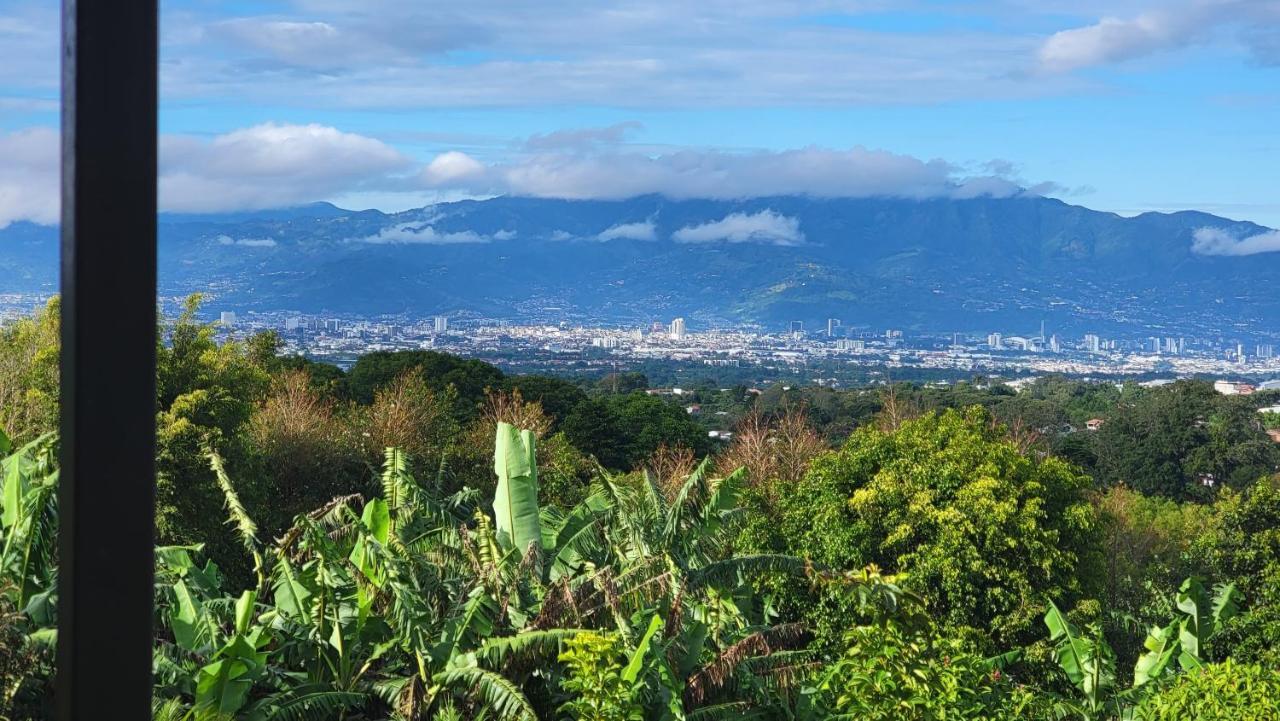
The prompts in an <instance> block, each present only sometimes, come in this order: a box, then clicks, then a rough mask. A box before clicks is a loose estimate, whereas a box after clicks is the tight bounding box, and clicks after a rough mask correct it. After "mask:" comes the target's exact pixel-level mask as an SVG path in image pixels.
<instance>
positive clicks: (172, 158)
mask: <svg viewBox="0 0 1280 721" xmlns="http://www.w3.org/2000/svg"><path fill="white" fill-rule="evenodd" d="M411 167H412V162H411V161H410V160H409V159H408V158H407V157H406V156H404V155H403V154H401V153H400V151H398V150H396V149H395V148H392V147H391V146H389V145H387V144H385V143H383V142H381V141H379V140H375V139H373V138H369V137H365V136H362V135H357V134H355V133H345V132H342V131H340V130H338V129H337V128H332V127H329V126H325V125H315V124H311V125H288V124H280V123H265V124H263V125H255V126H253V127H250V128H244V129H242V130H235V131H232V132H230V133H226V134H224V135H218V136H215V137H214V138H213V139H211V140H204V139H200V138H194V137H190V136H163V137H161V139H160V207H161V208H162V209H164V210H168V211H175V212H217V211H224V210H243V209H258V208H279V207H284V206H290V205H297V204H300V203H309V202H312V201H315V200H319V199H324V198H328V197H331V196H333V195H336V194H339V193H344V192H350V191H353V190H359V189H363V188H367V187H377V186H380V185H387V184H389V183H390V182H391V178H393V177H395V175H396V174H398V173H401V172H403V171H407V170H409V169H410V168H411Z"/></svg>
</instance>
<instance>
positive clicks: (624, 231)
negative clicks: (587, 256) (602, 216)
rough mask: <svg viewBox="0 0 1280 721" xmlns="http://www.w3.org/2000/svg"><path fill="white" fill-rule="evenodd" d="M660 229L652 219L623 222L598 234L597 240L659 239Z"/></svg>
mask: <svg viewBox="0 0 1280 721" xmlns="http://www.w3.org/2000/svg"><path fill="white" fill-rule="evenodd" d="M657 239H658V229H657V226H655V225H654V223H653V221H652V220H646V221H644V222H642V223H621V224H619V225H615V226H613V227H611V228H607V229H605V230H603V231H601V232H600V234H599V235H597V236H596V240H657Z"/></svg>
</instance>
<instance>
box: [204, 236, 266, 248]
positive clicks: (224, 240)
mask: <svg viewBox="0 0 1280 721" xmlns="http://www.w3.org/2000/svg"><path fill="white" fill-rule="evenodd" d="M215 240H217V241H218V244H219V245H239V246H243V247H246V248H274V247H276V241H275V240H273V239H271V238H232V237H231V236H229V235H219V236H218V237H217V238H216V239H215Z"/></svg>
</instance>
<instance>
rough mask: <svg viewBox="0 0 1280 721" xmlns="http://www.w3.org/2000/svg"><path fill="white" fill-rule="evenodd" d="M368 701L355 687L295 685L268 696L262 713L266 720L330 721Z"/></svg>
mask: <svg viewBox="0 0 1280 721" xmlns="http://www.w3.org/2000/svg"><path fill="white" fill-rule="evenodd" d="M368 702H369V697H368V696H367V695H366V694H363V693H356V692H354V691H338V690H334V689H297V690H293V691H289V692H286V693H284V694H281V695H279V696H273V697H271V698H269V699H268V700H267V703H265V704H263V706H265V707H266V708H264V709H263V714H262V717H263V718H264V719H265V721H330V719H336V718H341V717H342V712H344V711H351V710H354V709H358V708H361V707H363V706H364V705H366V704H367V703H368Z"/></svg>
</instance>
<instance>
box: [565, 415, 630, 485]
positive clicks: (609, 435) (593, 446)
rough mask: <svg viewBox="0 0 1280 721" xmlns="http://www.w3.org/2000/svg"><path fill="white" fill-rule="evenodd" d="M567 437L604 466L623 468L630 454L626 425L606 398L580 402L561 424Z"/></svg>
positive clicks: (627, 463)
mask: <svg viewBox="0 0 1280 721" xmlns="http://www.w3.org/2000/svg"><path fill="white" fill-rule="evenodd" d="M561 429H562V431H563V432H564V435H565V438H567V439H569V442H570V443H572V444H573V446H574V447H575V448H577V449H579V450H581V451H582V452H583V453H586V454H587V455H589V456H594V457H595V459H596V460H597V461H598V462H599V463H600V465H602V466H604V467H605V468H613V469H623V468H627V467H628V465H629V460H630V455H629V452H628V450H629V449H628V448H627V442H626V436H625V434H624V429H623V426H622V424H621V422H620V421H619V419H618V417H617V416H616V415H615V414H614V412H613V407H612V405H610V403H609V402H608V401H607V400H605V399H603V398H590V399H588V400H586V401H584V402H582V403H579V404H578V405H577V406H576V407H575V408H574V409H573V412H572V413H570V414H569V415H568V417H566V418H565V419H564V423H563V424H562V425H561Z"/></svg>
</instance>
